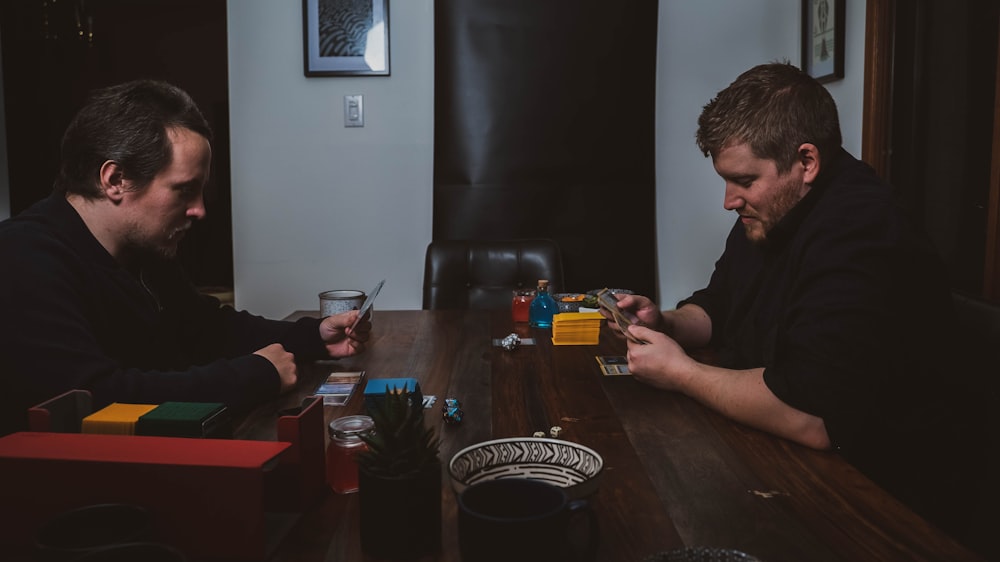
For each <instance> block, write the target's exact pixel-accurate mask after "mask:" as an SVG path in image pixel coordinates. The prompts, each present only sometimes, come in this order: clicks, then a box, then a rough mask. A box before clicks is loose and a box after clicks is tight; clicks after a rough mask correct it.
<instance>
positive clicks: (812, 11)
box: [802, 0, 844, 82]
mask: <svg viewBox="0 0 1000 562" xmlns="http://www.w3.org/2000/svg"><path fill="white" fill-rule="evenodd" d="M802 70H804V71H806V73H808V74H809V76H812V77H813V78H815V79H816V80H819V81H820V82H831V81H833V80H839V79H841V78H843V77H844V0H802Z"/></svg>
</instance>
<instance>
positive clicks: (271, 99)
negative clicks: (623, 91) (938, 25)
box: [228, 0, 864, 317]
mask: <svg viewBox="0 0 1000 562" xmlns="http://www.w3.org/2000/svg"><path fill="white" fill-rule="evenodd" d="M798 6H799V2H790V1H789V0H708V1H702V2H692V1H690V0H660V14H659V46H658V51H659V57H658V61H657V73H658V77H657V116H656V143H657V155H658V157H657V164H656V165H657V179H656V182H657V223H658V233H657V237H658V250H657V257H658V262H659V265H658V268H659V271H660V276H659V281H658V284H659V293H660V299H661V302H662V303H664V305H665V306H672V304H673V303H675V302H676V301H677V300H679V299H680V298H683V297H685V296H687V295H688V294H690V292H691V291H693V290H695V289H698V288H699V287H701V286H703V285H704V283H705V282H706V281H707V279H708V275H709V274H710V273H711V271H712V265H713V264H714V262H715V259H716V258H717V257H718V255H719V253H720V252H721V250H722V246H723V242H724V240H725V235H726V233H727V232H728V230H729V227H730V226H731V225H732V221H733V220H734V217H733V216H731V214H730V213H727V212H726V211H724V210H723V209H722V182H721V180H719V179H718V177H717V176H716V175H715V172H714V171H713V169H712V166H711V162H710V161H709V160H708V159H706V158H703V157H702V156H701V154H700V153H699V152H698V149H697V147H696V146H695V144H694V131H695V127H696V121H697V117H698V114H699V113H700V111H701V108H702V106H703V105H704V104H705V103H706V102H708V100H709V99H711V97H712V96H714V95H715V93H716V92H718V90H720V89H722V88H724V87H725V86H726V85H727V84H729V83H730V82H731V81H732V80H733V79H734V78H735V77H736V76H737V75H738V74H739V73H740V72H742V71H743V70H746V69H747V68H749V67H751V66H753V65H756V64H759V63H762V62H768V61H771V60H775V59H779V58H787V59H789V60H791V61H792V62H795V63H798V62H799V58H800V56H799V49H800V45H799V44H800V37H801V33H800V19H801V16H800V13H799V7H798ZM228 9H229V79H230V117H231V135H232V155H231V156H232V167H233V196H232V197H233V238H234V240H233V244H234V262H235V263H234V272H235V277H236V287H235V288H236V301H237V306H238V307H240V308H246V309H248V310H250V311H252V312H255V313H258V314H264V315H267V316H272V317H281V316H284V315H285V314H287V313H289V312H291V311H292V310H295V309H315V308H317V307H318V299H317V296H316V295H317V293H319V292H320V291H321V290H325V289H331V288H360V289H363V290H368V289H369V288H370V287H371V286H372V285H374V283H375V282H376V281H377V280H379V279H381V278H383V277H385V278H387V281H386V285H385V288H384V289H383V292H382V293H381V295H380V296H379V306H380V307H381V308H383V309H415V308H420V306H421V284H422V276H423V256H424V249H425V247H426V245H427V243H428V242H429V241H430V238H431V224H432V223H431V220H432V217H431V207H432V205H431V204H432V200H431V198H432V184H433V139H434V129H433V126H434V123H433V109H434V104H433V99H434V98H433V95H434V92H433V86H434V49H433V47H434V22H433V0H402V1H396V2H392V3H391V11H390V26H389V27H390V34H391V36H390V41H391V44H390V53H391V67H392V68H391V70H392V75H391V76H389V77H353V78H309V79H307V78H305V77H303V75H302V20H301V18H302V15H301V2H300V1H298V0H284V1H282V2H276V1H274V0H230V1H229V3H228ZM846 31H847V41H846V43H847V49H846V50H847V52H846V58H845V61H846V64H845V66H846V77H845V79H844V80H842V81H838V82H834V83H832V84H830V85H828V87H829V89H830V91H831V92H832V93H833V95H834V97H835V99H836V100H837V103H838V105H839V107H840V110H841V125H842V127H843V130H844V137H845V145H846V147H847V148H848V150H850V151H851V152H853V153H854V154H856V155H857V154H859V153H860V146H861V140H860V139H861V103H862V92H861V89H862V77H863V64H864V63H863V54H864V53H863V51H864V2H863V1H862V0H847V30H846ZM613 79H614V77H613V75H608V80H613ZM346 94H363V95H364V96H365V113H366V115H365V127H364V128H363V129H346V128H344V126H343V110H342V103H343V96H344V95H346Z"/></svg>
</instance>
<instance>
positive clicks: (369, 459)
mask: <svg viewBox="0 0 1000 562" xmlns="http://www.w3.org/2000/svg"><path fill="white" fill-rule="evenodd" d="M368 413H369V415H370V416H371V418H372V421H374V423H375V428H374V431H373V432H372V433H371V434H368V435H364V436H363V437H362V439H364V441H365V443H366V444H367V445H368V450H367V451H364V452H362V453H360V454H358V457H357V459H358V479H359V480H358V484H359V490H358V491H359V495H360V498H359V500H360V504H361V522H360V523H361V548H362V550H364V551H365V552H366V553H368V554H371V555H374V556H376V557H379V558H389V559H413V558H418V557H421V556H425V555H427V554H431V553H433V552H437V551H438V550H440V548H441V460H440V458H439V457H438V448H439V445H440V442H439V440H438V439H437V437H436V436H435V435H434V430H433V428H428V427H426V426H425V425H424V408H423V404H422V403H421V400H420V399H419V394H417V395H415V396H413V395H411V393H410V392H409V391H407V390H406V389H402V390H397V389H395V388H393V389H391V390H389V389H387V390H386V392H385V395H384V396H382V397H380V399H379V400H375V401H373V402H372V403H371V404H370V405H369V406H368Z"/></svg>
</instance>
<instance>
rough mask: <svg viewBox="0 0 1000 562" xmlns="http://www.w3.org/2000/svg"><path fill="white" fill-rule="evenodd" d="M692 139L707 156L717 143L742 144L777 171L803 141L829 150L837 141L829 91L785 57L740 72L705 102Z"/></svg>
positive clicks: (791, 161)
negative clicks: (774, 166)
mask: <svg viewBox="0 0 1000 562" xmlns="http://www.w3.org/2000/svg"><path fill="white" fill-rule="evenodd" d="M695 138H696V141H697V143H698V148H700V149H701V151H702V153H703V154H704V155H705V156H712V157H713V158H714V157H715V156H716V155H717V154H718V153H719V151H720V150H722V149H723V148H727V147H729V146H733V145H736V144H743V143H746V144H748V145H749V146H750V149H751V150H752V151H753V153H754V155H755V156H757V157H758V158H764V159H767V160H773V161H774V162H775V164H776V165H777V168H778V172H780V173H785V172H787V171H788V170H790V169H791V167H792V164H794V163H795V162H796V160H797V159H798V148H799V146H801V145H802V144H803V143H812V144H814V145H816V147H817V148H818V149H819V152H820V154H821V155H823V154H829V155H832V154H834V152H835V151H837V150H838V149H839V148H840V146H841V142H842V139H841V134H840V119H839V117H838V116H837V104H836V103H835V102H834V101H833V97H832V96H831V95H830V92H828V91H827V90H826V88H824V87H823V85H822V84H820V83H819V82H817V81H816V80H815V79H814V78H812V77H811V76H809V75H808V74H806V73H805V72H803V71H802V70H800V69H799V68H798V67H795V66H793V65H791V64H789V63H788V62H773V63H768V64H762V65H759V66H755V67H753V68H751V69H750V70H747V71H746V72H744V73H743V74H741V75H740V76H739V77H738V78H737V79H736V80H735V81H734V82H733V83H732V84H730V85H729V86H727V87H726V88H725V89H723V90H722V91H721V92H719V94H718V95H717V96H716V97H715V99H713V100H712V101H710V102H708V104H706V105H705V107H704V109H703V110H702V112H701V116H700V117H698V132H697V133H696V135H695Z"/></svg>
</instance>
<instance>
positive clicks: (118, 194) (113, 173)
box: [99, 160, 127, 203]
mask: <svg viewBox="0 0 1000 562" xmlns="http://www.w3.org/2000/svg"><path fill="white" fill-rule="evenodd" d="M99 179H100V182H101V185H100V187H101V192H103V193H104V196H105V197H107V198H108V199H109V200H110V201H111V202H113V203H119V202H121V200H122V197H124V196H125V192H126V191H127V189H126V185H125V184H126V180H125V174H124V173H123V171H122V167H121V165H120V164H119V163H118V162H115V161H114V160H108V161H106V162H104V164H101V171H100V176H99Z"/></svg>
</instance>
